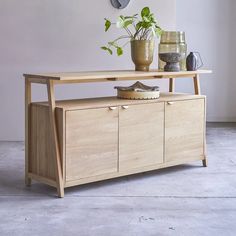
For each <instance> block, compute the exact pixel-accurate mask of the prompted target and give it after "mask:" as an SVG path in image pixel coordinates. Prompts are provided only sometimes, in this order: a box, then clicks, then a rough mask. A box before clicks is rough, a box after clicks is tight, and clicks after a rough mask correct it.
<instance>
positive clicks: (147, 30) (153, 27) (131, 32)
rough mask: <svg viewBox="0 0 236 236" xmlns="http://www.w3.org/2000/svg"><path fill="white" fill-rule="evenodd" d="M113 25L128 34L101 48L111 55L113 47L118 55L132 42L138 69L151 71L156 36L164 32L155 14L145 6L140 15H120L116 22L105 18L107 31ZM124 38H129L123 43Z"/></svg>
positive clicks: (132, 53)
mask: <svg viewBox="0 0 236 236" xmlns="http://www.w3.org/2000/svg"><path fill="white" fill-rule="evenodd" d="M111 25H116V27H117V28H119V29H123V30H124V31H125V32H126V34H124V35H121V36H120V37H118V38H116V39H115V40H113V41H111V42H108V45H107V46H103V47H101V49H103V50H105V51H107V52H108V53H110V54H111V55H112V54H113V51H112V50H113V49H115V50H116V53H117V55H118V56H121V55H122V54H123V48H124V47H125V46H126V45H127V44H128V43H129V42H130V43H131V57H132V60H133V62H134V64H135V70H136V71H149V66H150V64H151V63H152V61H153V52H154V38H155V37H157V38H158V37H159V36H160V35H161V33H162V29H161V27H160V26H159V25H158V23H157V20H156V18H155V17H154V14H153V13H151V12H150V9H149V8H148V7H144V8H143V9H142V11H141V14H140V17H139V16H138V14H135V15H133V16H122V15H121V16H119V17H118V20H117V22H116V23H112V22H111V21H110V20H108V19H107V18H105V32H107V31H108V30H109V28H110V27H111ZM122 40H128V41H127V42H125V43H123V44H122V45H121V44H119V43H120V42H121V41H122Z"/></svg>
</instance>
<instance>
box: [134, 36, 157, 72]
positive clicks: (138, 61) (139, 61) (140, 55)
mask: <svg viewBox="0 0 236 236" xmlns="http://www.w3.org/2000/svg"><path fill="white" fill-rule="evenodd" d="M153 52H154V40H132V41H131V56H132V60H133V62H134V64H135V70H136V71H149V66H150V64H151V63H152V61H153Z"/></svg>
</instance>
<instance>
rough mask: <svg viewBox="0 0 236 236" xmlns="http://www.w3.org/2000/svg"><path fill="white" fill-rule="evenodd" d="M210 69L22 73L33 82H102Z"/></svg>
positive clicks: (187, 75) (169, 75)
mask: <svg viewBox="0 0 236 236" xmlns="http://www.w3.org/2000/svg"><path fill="white" fill-rule="evenodd" d="M209 73H212V71H211V70H198V71H180V72H163V71H156V70H152V71H149V72H142V71H132V70H120V71H90V72H66V73H42V74H41V73H40V74H24V77H25V78H28V79H31V80H32V82H35V83H37V82H38V83H45V82H46V81H47V80H54V81H55V82H58V83H60V82H73V81H74V82H84V83H85V82H102V81H116V80H133V79H136V80H137V79H161V78H181V77H193V76H195V75H198V74H209Z"/></svg>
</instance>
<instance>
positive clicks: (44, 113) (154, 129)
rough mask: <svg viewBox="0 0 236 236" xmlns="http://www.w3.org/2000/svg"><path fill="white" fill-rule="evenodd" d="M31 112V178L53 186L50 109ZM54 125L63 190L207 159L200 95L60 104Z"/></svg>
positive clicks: (41, 104)
mask: <svg viewBox="0 0 236 236" xmlns="http://www.w3.org/2000/svg"><path fill="white" fill-rule="evenodd" d="M30 111H31V115H30V117H31V120H30V143H31V148H30V152H29V171H30V177H31V178H35V179H37V180H39V181H41V182H44V183H47V184H49V185H52V186H54V183H55V182H56V174H55V173H56V164H55V161H54V159H53V158H52V156H53V152H52V148H51V143H52V137H51V132H50V129H49V127H48V126H49V125H48V124H49V122H48V120H49V112H48V111H49V107H48V104H47V103H46V102H37V103H32V104H31V109H30ZM56 127H57V131H58V143H59V152H60V158H61V159H60V162H61V166H62V176H63V186H64V187H70V186H74V185H80V184H84V183H89V182H94V181H99V180H104V179H110V178H114V177H119V176H124V175H129V174H134V173H140V172H145V171H150V170H155V169H160V168H164V167H168V166H174V165H178V164H183V163H186V162H190V161H195V160H203V161H204V160H206V157H205V97H204V96H201V95H185V94H172V93H170V94H169V93H167V94H162V95H161V97H160V99H158V100H150V101H142V100H140V101H134V100H121V99H117V98H115V97H111V98H96V99H82V100H67V101H61V102H60V101H58V102H57V103H56Z"/></svg>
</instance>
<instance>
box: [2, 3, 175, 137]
mask: <svg viewBox="0 0 236 236" xmlns="http://www.w3.org/2000/svg"><path fill="white" fill-rule="evenodd" d="M146 5H148V6H150V8H151V10H152V11H153V12H155V13H156V15H157V16H158V19H159V22H160V25H161V26H162V27H163V28H165V29H167V30H173V29H175V24H176V7H175V0H149V1H146V0H131V3H130V5H129V6H128V8H126V9H124V10H122V11H120V10H117V9H114V8H113V7H112V6H111V4H110V0H99V1H94V0H86V1H82V0H70V1H68V0H33V1H32V0H20V1H19V0H1V1H0V140H23V138H24V81H23V79H21V78H22V74H23V73H37V72H55V71H80V70H106V69H130V68H133V64H132V62H131V60H130V52H129V47H127V50H126V52H125V55H124V56H123V57H119V58H117V57H115V56H113V57H110V56H109V55H107V54H106V53H105V52H103V51H101V50H100V46H102V45H104V44H105V43H106V42H107V41H108V40H110V39H112V38H114V37H115V36H116V35H117V31H115V30H114V31H111V32H110V33H107V34H105V33H104V20H103V18H104V17H108V18H111V19H115V18H116V17H117V16H118V15H120V14H124V15H125V14H134V13H136V12H139V11H140V10H141V8H142V7H144V6H146ZM152 66H153V67H156V66H157V58H156V59H155V61H154V63H153V65H152ZM113 86H114V84H112V83H104V84H102V83H101V84H89V85H80V86H75V87H73V88H72V87H71V86H66V87H64V88H63V90H62V88H57V90H56V95H57V98H59V99H62V98H73V97H88V96H104V95H113V94H114V89H113ZM163 87H165V84H164V85H163ZM33 93H34V94H35V96H34V99H43V98H45V95H46V93H45V90H44V89H43V88H42V86H40V85H36V87H34V88H33Z"/></svg>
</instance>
